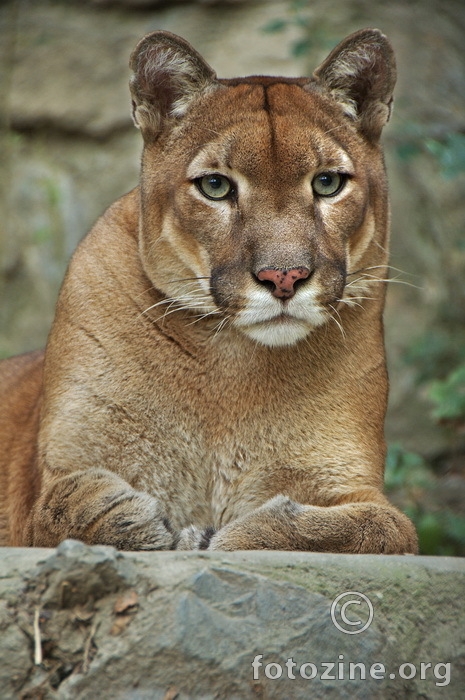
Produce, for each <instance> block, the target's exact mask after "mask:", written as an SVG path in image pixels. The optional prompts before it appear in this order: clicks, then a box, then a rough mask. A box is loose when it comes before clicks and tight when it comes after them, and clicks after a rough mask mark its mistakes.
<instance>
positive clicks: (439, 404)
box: [429, 364, 465, 420]
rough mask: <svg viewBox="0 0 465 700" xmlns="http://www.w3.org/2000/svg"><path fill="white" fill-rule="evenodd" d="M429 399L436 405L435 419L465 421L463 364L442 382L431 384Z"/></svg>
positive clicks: (464, 372)
mask: <svg viewBox="0 0 465 700" xmlns="http://www.w3.org/2000/svg"><path fill="white" fill-rule="evenodd" d="M429 398H430V399H431V401H433V403H435V404H436V408H435V409H434V411H433V415H434V417H435V418H436V419H438V420H456V419H461V418H464V419H465V364H463V365H461V366H460V367H458V368H457V369H455V370H454V371H453V372H451V373H450V374H449V375H448V376H447V377H446V379H444V380H443V381H435V382H433V383H432V384H431V386H430V389H429Z"/></svg>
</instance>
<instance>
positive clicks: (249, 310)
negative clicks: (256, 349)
mask: <svg viewBox="0 0 465 700" xmlns="http://www.w3.org/2000/svg"><path fill="white" fill-rule="evenodd" d="M247 301H248V303H247V305H246V306H245V308H244V309H243V311H242V312H241V313H240V314H239V316H238V317H237V319H236V320H235V325H236V326H237V327H238V328H240V330H241V331H242V332H243V333H245V335H247V336H248V337H249V338H252V340H255V341H257V342H259V343H261V344H262V345H267V346H268V347H282V346H285V345H294V344H295V343H297V342H298V341H299V340H302V339H303V338H305V337H306V336H307V335H308V334H309V333H311V331H312V330H313V329H314V328H316V327H317V326H321V325H322V324H323V323H325V321H326V316H325V313H324V312H323V310H322V309H321V308H320V307H319V304H318V302H317V291H316V290H315V289H312V288H305V289H302V290H300V291H299V292H298V293H297V294H296V295H295V297H293V298H292V299H290V300H289V302H288V303H287V308H286V311H285V314H286V315H285V316H283V306H282V303H281V302H280V301H279V300H278V299H275V298H273V297H272V296H271V294H270V293H269V292H265V291H264V290H261V289H257V290H252V291H251V292H249V294H248V299H247Z"/></svg>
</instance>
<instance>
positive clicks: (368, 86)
mask: <svg viewBox="0 0 465 700" xmlns="http://www.w3.org/2000/svg"><path fill="white" fill-rule="evenodd" d="M313 75H314V77H315V78H316V80H317V81H318V83H320V85H322V86H323V87H324V88H325V89H326V90H328V91H329V92H330V93H331V95H332V96H333V97H334V99H335V100H337V102H339V103H340V104H341V105H342V107H343V109H344V111H345V113H346V114H347V115H348V116H349V117H351V118H352V119H354V120H356V125H357V128H358V129H359V130H360V131H361V132H362V133H363V134H364V135H365V136H366V137H367V138H368V139H369V140H371V141H376V140H377V139H378V138H379V136H380V134H381V130H382V128H383V126H384V125H385V124H386V122H387V121H388V120H389V117H390V114H391V106H392V93H393V90H394V85H395V82H396V62H395V58H394V52H393V50H392V46H391V44H390V43H389V41H388V40H387V38H386V37H385V36H384V34H382V33H381V32H380V31H379V30H378V29H362V30H360V31H358V32H355V33H354V34H351V35H350V36H348V37H347V38H346V39H344V40H343V41H342V42H341V43H340V44H338V46H336V48H335V49H333V51H331V53H330V54H329V56H328V58H327V59H326V60H325V61H324V62H323V63H322V64H321V66H319V68H317V69H316V71H315V72H314V74H313Z"/></svg>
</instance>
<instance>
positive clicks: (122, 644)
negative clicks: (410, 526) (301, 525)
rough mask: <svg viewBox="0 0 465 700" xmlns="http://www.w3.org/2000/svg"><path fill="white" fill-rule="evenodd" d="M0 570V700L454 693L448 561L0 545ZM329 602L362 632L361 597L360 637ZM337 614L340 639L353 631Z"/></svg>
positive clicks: (458, 594)
mask: <svg viewBox="0 0 465 700" xmlns="http://www.w3.org/2000/svg"><path fill="white" fill-rule="evenodd" d="M0 570H1V571H2V579H1V581H2V586H1V588H0V601H1V603H2V607H0V630H1V632H2V635H1V641H0V650H1V655H0V658H1V662H0V681H1V682H2V686H1V687H2V695H1V697H2V700H9V699H10V698H11V699H12V698H16V697H18V694H21V697H23V698H27V697H37V693H38V692H39V690H38V689H39V687H40V689H41V692H42V693H43V695H42V696H41V697H43V698H46V699H47V698H52V697H53V698H55V699H57V700H65V699H70V700H71V699H73V700H74V699H75V698H77V699H79V700H81V699H89V700H90V699H91V698H92V700H93V699H94V698H95V697H99V696H100V697H111V698H116V699H117V700H118V699H120V698H121V700H122V699H123V698H124V699H125V700H126V699H127V698H130V699H131V700H132V699H134V700H149V699H150V700H154V699H158V698H160V700H168V699H169V698H171V700H174V698H175V697H177V698H178V699H179V700H190V699H192V700H209V699H211V700H213V698H221V699H222V698H225V699H226V698H227V699H228V700H229V699H231V700H235V699H237V700H239V699H240V700H247V699H248V698H250V699H251V700H252V698H255V699H256V698H263V699H265V698H266V699H269V700H274V699H276V700H278V699H281V698H283V697H286V698H295V699H300V698H302V699H303V698H308V697H312V698H317V699H318V698H323V697H324V698H353V697H356V698H360V699H362V700H363V699H364V698H366V699H367V700H371V699H372V698H396V699H398V698H410V697H420V696H421V697H422V698H426V699H430V698H431V699H435V698H443V697H447V698H448V700H449V699H451V700H455V699H457V700H458V699H459V698H461V697H463V683H464V682H465V675H464V673H465V640H464V637H463V629H464V626H465V610H464V608H463V604H462V600H463V595H464V593H465V563H464V562H463V560H459V559H450V558H429V557H383V556H368V555H367V556H357V555H331V554H311V553H310V554H305V553H291V552H266V551H261V552H250V553H245V552H235V553H227V554H226V553H221V552H215V553H191V552H183V553H180V552H150V553H149V552H137V553H124V554H123V553H120V552H116V551H115V550H114V549H112V548H109V547H88V546H85V545H83V544H81V543H78V542H72V541H67V542H65V543H63V544H62V545H60V547H59V548H58V549H57V550H56V551H53V550H34V549H31V550H26V549H16V550H9V549H4V550H2V551H0ZM7 582H8V583H7ZM345 592H351V593H350V596H349V597H345V598H344V599H343V600H341V604H343V602H347V601H352V603H351V604H350V605H349V607H347V608H346V609H345V611H346V616H347V618H349V621H351V622H352V623H354V622H355V623H356V622H357V621H361V622H360V624H365V623H367V622H369V621H370V615H369V608H368V604H367V603H366V602H365V601H364V600H362V599H361V598H357V596H358V594H363V595H365V596H366V597H367V598H368V600H369V601H370V604H371V606H372V610H373V618H372V620H371V624H369V625H368V626H367V628H366V629H365V631H362V632H360V633H356V634H347V633H345V632H343V631H341V630H340V629H338V628H337V627H336V626H335V624H334V623H333V621H332V617H331V609H332V604H333V601H334V600H335V599H336V597H337V596H339V595H341V594H343V593H345ZM357 600H358V601H360V602H359V603H356V602H353V601H357ZM341 612H342V608H341V605H338V606H336V607H335V615H336V621H338V622H339V624H340V625H341V626H342V627H343V628H345V629H346V630H347V629H349V630H352V629H357V630H358V629H360V624H359V625H358V626H357V625H355V626H354V625H353V626H352V627H351V626H350V625H347V624H344V623H343V621H342V620H341V617H340V615H341ZM38 614H39V615H40V617H39V620H40V623H39V627H40V635H38V633H37V630H36V631H35V632H34V615H38ZM38 645H39V646H40V649H41V650H42V654H43V658H42V665H41V666H34V664H33V650H34V649H37V646H38ZM255 657H258V658H257V664H258V662H260V663H261V666H258V665H257V669H256V677H255V678H254V671H253V668H252V662H253V660H254V659H255ZM289 659H291V662H289V663H288V665H287V666H286V662H287V661H288V660H289ZM422 663H423V664H428V663H430V664H432V665H431V666H430V667H427V666H423V667H422V666H421V664H422ZM270 664H272V665H271V666H270ZM276 664H279V666H277V665H276ZM293 664H295V666H294V665H293ZM303 664H307V666H303ZM308 664H313V665H314V667H315V669H316V676H315V678H312V679H305V678H304V677H302V675H301V674H300V673H299V671H300V669H302V671H303V675H304V676H305V675H311V672H312V668H313V667H312V666H310V665H308ZM325 664H334V666H332V667H331V666H329V667H328V666H325ZM338 664H341V666H339V665H338ZM350 664H361V666H358V667H355V668H353V667H351V666H350ZM376 664H383V665H384V671H383V670H382V667H380V666H379V665H378V666H376ZM403 664H406V665H405V666H403ZM438 664H439V665H438ZM441 664H447V666H442V665H441ZM362 668H363V669H364V670H365V673H366V678H364V679H362V678H361V677H360V673H361V670H362ZM280 669H281V675H280V677H279V678H276V679H273V678H272V677H271V676H274V675H276V674H277V673H278V672H279V670H280ZM325 671H326V675H327V678H324V677H322V676H323V674H324V673H325ZM414 671H415V674H414V673H413V672H414ZM392 674H395V677H391V676H392ZM293 675H295V678H293V677H292V676H293ZM351 675H352V676H353V678H351V677H350V676H351ZM381 675H384V676H385V678H384V679H382V678H381ZM402 675H403V676H405V678H402V677H401V676H402ZM422 675H423V676H424V677H423V678H422ZM342 676H344V677H342ZM376 676H378V677H376ZM409 676H411V678H408V677H409ZM441 684H442V685H441ZM34 693H36V695H34ZM176 693H177V694H176Z"/></svg>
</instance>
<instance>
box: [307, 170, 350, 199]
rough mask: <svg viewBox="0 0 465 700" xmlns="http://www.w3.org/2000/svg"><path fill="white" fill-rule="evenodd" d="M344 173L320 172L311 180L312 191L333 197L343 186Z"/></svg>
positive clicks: (322, 195) (321, 195)
mask: <svg viewBox="0 0 465 700" xmlns="http://www.w3.org/2000/svg"><path fill="white" fill-rule="evenodd" d="M345 181H346V177H345V175H343V174H341V173H320V174H319V175H317V176H316V177H314V178H313V180H312V187H313V191H314V192H315V193H316V194H317V195H319V196H320V197H333V196H334V195H335V194H338V193H339V192H340V191H341V190H342V188H343V187H344V184H345Z"/></svg>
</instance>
